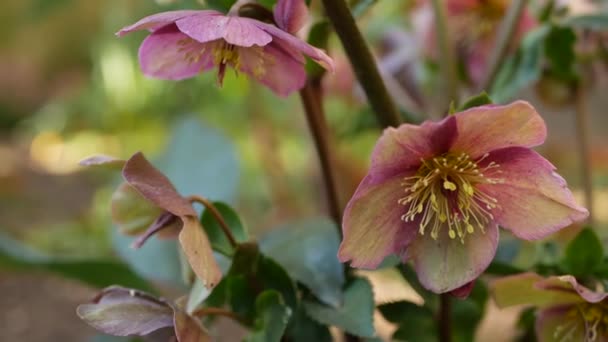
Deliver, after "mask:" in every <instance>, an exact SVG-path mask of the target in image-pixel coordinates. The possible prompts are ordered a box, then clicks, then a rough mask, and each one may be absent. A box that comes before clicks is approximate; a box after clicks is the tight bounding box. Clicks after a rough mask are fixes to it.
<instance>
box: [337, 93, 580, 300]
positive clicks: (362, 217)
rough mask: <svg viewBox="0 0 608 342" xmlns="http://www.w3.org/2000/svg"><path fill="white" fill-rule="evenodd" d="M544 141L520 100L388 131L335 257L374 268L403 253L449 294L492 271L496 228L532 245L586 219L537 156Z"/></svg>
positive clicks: (430, 283) (536, 119)
mask: <svg viewBox="0 0 608 342" xmlns="http://www.w3.org/2000/svg"><path fill="white" fill-rule="evenodd" d="M545 137H546V127H545V123H544V121H543V120H542V118H541V117H540V115H539V114H538V113H537V112H536V111H535V110H534V108H533V107H532V106H531V105H530V104H528V103H527V102H523V101H518V102H514V103H512V104H509V105H505V106H496V105H488V106H482V107H477V108H472V109H469V110H466V111H464V112H461V113H457V114H455V115H452V116H449V117H447V118H445V119H443V120H441V121H439V122H432V121H427V122H424V123H423V124H422V125H420V126H415V125H409V124H404V125H401V126H399V127H398V128H387V129H386V130H385V131H384V133H383V134H382V136H381V137H380V139H379V140H378V142H377V143H376V146H375V148H374V151H373V153H372V157H371V167H370V170H369V172H368V174H367V176H366V177H365V178H364V179H363V181H362V182H361V184H359V187H358V188H357V190H356V192H355V194H354V195H353V197H352V198H351V200H350V202H349V203H348V205H347V207H346V210H345V212H344V219H343V226H342V229H343V232H344V239H343V241H342V244H341V246H340V250H339V252H338V257H339V258H340V260H341V261H342V262H346V261H351V265H352V266H353V267H362V268H375V267H376V266H378V264H379V263H380V262H381V261H382V260H383V259H384V258H385V257H386V256H387V255H389V254H392V253H396V254H398V255H400V256H401V257H402V259H403V261H404V262H405V261H406V260H408V259H411V260H412V261H413V262H414V266H415V269H416V273H417V274H418V278H419V280H420V282H421V283H422V285H423V286H425V287H426V288H427V289H429V290H431V291H433V292H436V293H443V292H449V291H452V290H455V289H458V288H461V287H462V286H465V285H467V284H468V283H470V282H471V281H473V280H475V279H476V278H477V277H478V276H479V275H480V274H481V273H482V272H483V271H484V270H485V269H486V268H487V267H488V265H489V263H490V262H491V260H492V258H493V257H494V254H495V253H496V247H497V244H498V225H500V226H502V227H503V228H506V229H508V230H510V231H511V232H512V233H513V234H514V235H516V236H518V237H520V238H522V239H525V240H532V239H540V238H543V237H545V236H547V235H549V234H551V233H553V232H555V231H557V230H559V229H561V228H563V227H565V226H567V225H569V224H571V223H573V222H575V221H579V220H582V219H584V218H586V217H587V215H588V212H587V210H586V209H584V208H581V207H579V206H577V205H576V204H575V203H574V198H573V196H572V193H571V192H570V191H569V190H568V188H567V187H566V182H565V181H564V179H563V178H562V177H560V176H559V175H558V174H557V173H555V167H554V166H553V165H551V163H549V162H548V161H547V160H545V159H544V158H543V157H542V156H540V155H539V154H538V153H536V152H534V151H533V150H531V149H530V147H533V146H537V145H540V144H541V143H543V142H544V140H545ZM460 295H461V296H462V295H463V294H462V293H460Z"/></svg>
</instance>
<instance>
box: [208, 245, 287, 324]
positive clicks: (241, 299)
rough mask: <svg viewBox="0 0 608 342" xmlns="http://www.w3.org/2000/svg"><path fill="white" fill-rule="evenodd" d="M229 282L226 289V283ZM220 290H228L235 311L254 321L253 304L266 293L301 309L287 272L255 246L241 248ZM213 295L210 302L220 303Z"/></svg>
mask: <svg viewBox="0 0 608 342" xmlns="http://www.w3.org/2000/svg"><path fill="white" fill-rule="evenodd" d="M224 282H226V285H223V283H224ZM220 286H226V297H225V298H227V300H228V302H229V303H230V305H231V307H232V309H233V311H235V312H237V313H240V314H241V315H242V316H243V317H246V318H247V319H249V320H253V313H254V310H255V308H254V304H253V301H254V299H255V298H256V296H257V295H258V294H260V293H261V292H263V291H265V290H275V291H277V292H279V293H280V294H281V296H282V298H283V299H284V301H285V303H286V304H287V306H289V307H290V308H291V309H292V310H295V309H296V308H297V306H298V298H297V294H296V287H295V284H294V282H293V280H291V278H289V275H288V274H287V272H286V271H285V270H284V269H283V268H282V267H281V266H280V265H279V264H277V263H276V262H275V261H274V260H272V259H270V258H268V257H265V256H264V255H261V254H260V253H259V250H258V248H257V245H256V244H254V243H244V244H241V245H239V247H238V248H237V249H236V252H235V254H234V259H233V263H232V266H231V268H230V271H229V272H228V274H227V276H226V278H225V280H224V281H222V282H221V283H220ZM221 300H222V298H221V297H220V296H219V295H218V296H216V295H215V291H214V293H213V294H212V295H211V296H210V297H209V299H208V301H212V302H221Z"/></svg>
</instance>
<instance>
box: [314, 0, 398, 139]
mask: <svg viewBox="0 0 608 342" xmlns="http://www.w3.org/2000/svg"><path fill="white" fill-rule="evenodd" d="M322 2H323V6H324V7H325V12H326V14H327V17H328V18H329V20H330V21H331V23H332V25H333V27H334V29H335V31H336V33H337V34H338V38H340V41H341V42H342V46H343V47H344V51H346V55H347V56H348V59H349V60H350V63H351V65H352V66H353V70H354V72H355V75H356V76H357V80H358V81H359V83H360V84H361V87H362V88H363V91H364V92H365V95H366V96H367V99H368V101H369V103H370V105H371V107H372V109H373V111H374V113H375V115H376V118H377V120H378V123H379V124H380V125H381V126H382V127H383V128H385V127H391V126H392V127H397V126H399V124H400V123H401V117H400V114H399V111H398V110H397V107H395V104H394V102H393V100H392V99H391V97H390V95H389V94H388V91H387V89H386V85H385V84H384V82H383V81H382V77H381V76H380V72H379V71H378V66H377V65H376V61H375V60H374V57H373V56H372V53H371V51H370V50H369V48H368V46H367V44H366V43H365V40H364V39H363V36H362V35H361V32H360V31H359V29H358V28H357V24H356V22H355V19H354V18H353V16H352V14H351V12H350V9H349V8H348V6H347V4H346V2H345V1H344V0H322Z"/></svg>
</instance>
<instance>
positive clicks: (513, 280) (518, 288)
mask: <svg viewBox="0 0 608 342" xmlns="http://www.w3.org/2000/svg"><path fill="white" fill-rule="evenodd" d="M543 280H545V278H543V277H541V276H539V275H538V274H536V273H532V272H527V273H521V274H515V275H511V276H506V277H502V278H499V279H496V280H494V281H493V282H492V283H491V284H490V288H491V291H492V295H493V297H494V301H495V302H496V305H498V307H501V308H505V307H508V306H513V305H522V304H527V305H533V306H538V307H541V308H542V307H547V306H557V305H565V304H576V303H580V302H582V300H581V298H580V296H578V295H577V294H576V293H574V292H573V291H571V290H567V289H561V290H556V291H547V290H548V289H547V288H545V287H544V286H541V284H542V281H543Z"/></svg>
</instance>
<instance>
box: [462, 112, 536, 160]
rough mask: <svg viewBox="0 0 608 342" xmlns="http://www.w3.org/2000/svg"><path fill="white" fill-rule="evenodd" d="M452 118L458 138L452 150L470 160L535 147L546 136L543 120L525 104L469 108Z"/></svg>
mask: <svg viewBox="0 0 608 342" xmlns="http://www.w3.org/2000/svg"><path fill="white" fill-rule="evenodd" d="M455 117H456V120H457V121H458V138H457V139H456V141H454V145H453V146H452V150H453V151H460V152H466V153H467V154H468V155H469V156H470V157H471V158H472V159H476V158H478V157H480V156H482V155H483V154H484V153H486V152H490V151H492V150H496V149H499V148H504V147H509V146H523V147H534V146H538V145H540V144H542V143H543V142H544V141H545V138H546V136H547V128H546V126H545V122H544V121H543V119H542V117H541V116H540V115H539V114H538V113H537V112H536V110H535V109H534V108H533V107H532V106H531V105H530V104H529V103H527V102H525V101H516V102H513V103H511V104H508V105H505V106H495V105H488V106H481V107H476V108H471V109H469V110H466V111H464V112H462V113H459V114H458V115H455Z"/></svg>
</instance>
